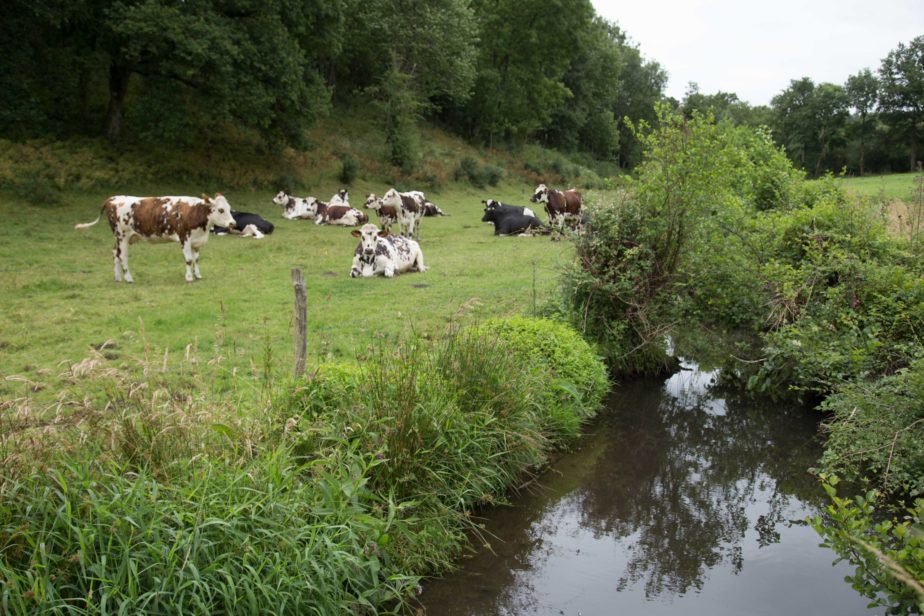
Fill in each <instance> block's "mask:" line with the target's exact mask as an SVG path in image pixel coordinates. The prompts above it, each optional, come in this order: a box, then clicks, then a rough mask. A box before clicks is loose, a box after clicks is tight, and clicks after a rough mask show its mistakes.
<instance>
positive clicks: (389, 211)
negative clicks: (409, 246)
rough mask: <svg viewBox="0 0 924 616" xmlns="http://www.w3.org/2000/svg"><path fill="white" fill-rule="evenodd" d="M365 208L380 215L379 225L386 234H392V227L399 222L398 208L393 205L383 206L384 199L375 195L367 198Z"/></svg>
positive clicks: (372, 194) (371, 194)
mask: <svg viewBox="0 0 924 616" xmlns="http://www.w3.org/2000/svg"><path fill="white" fill-rule="evenodd" d="M363 207H364V208H366V209H369V210H375V211H376V213H377V214H378V215H379V224H380V225H382V230H383V231H385V232H386V233H391V226H392V225H393V224H395V223H396V222H398V208H396V207H394V206H391V205H383V204H382V199H381V198H379V197H376V196H375V193H369V194H368V195H367V196H366V202H365V203H364V204H363Z"/></svg>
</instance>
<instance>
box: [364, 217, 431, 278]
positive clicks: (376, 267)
mask: <svg viewBox="0 0 924 616" xmlns="http://www.w3.org/2000/svg"><path fill="white" fill-rule="evenodd" d="M351 235H353V236H354V237H358V238H359V245H357V246H356V251H355V252H354V253H353V267H352V268H351V269H350V277H351V278H371V277H372V276H385V277H386V278H392V277H393V276H394V275H395V274H402V273H404V272H412V271H418V272H425V271H427V268H426V267H424V262H423V252H421V250H420V244H418V243H417V242H415V241H414V240H412V239H410V238H407V237H403V236H400V235H390V234H388V233H386V232H385V231H379V228H378V227H377V226H375V225H372V224H368V225H363V226H362V227H360V228H359V229H353V231H352V232H351Z"/></svg>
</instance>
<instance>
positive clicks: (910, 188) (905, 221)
mask: <svg viewBox="0 0 924 616" xmlns="http://www.w3.org/2000/svg"><path fill="white" fill-rule="evenodd" d="M921 178H922V174H920V173H893V174H890V175H871V176H867V177H860V178H838V179H837V180H836V182H837V184H838V185H839V186H841V187H842V188H843V189H844V190H846V191H847V193H848V194H851V195H855V196H858V197H864V198H868V199H871V200H873V202H876V203H879V205H880V207H881V208H882V212H883V213H884V214H885V215H886V216H887V217H888V220H889V228H890V229H891V230H892V232H893V233H895V234H896V235H899V236H902V237H904V238H906V239H911V238H913V237H918V236H919V235H920V234H921V233H922V231H924V188H922V180H921Z"/></svg>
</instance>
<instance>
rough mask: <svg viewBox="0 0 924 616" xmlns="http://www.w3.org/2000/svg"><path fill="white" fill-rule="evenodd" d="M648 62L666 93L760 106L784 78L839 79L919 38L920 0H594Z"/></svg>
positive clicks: (923, 7) (923, 14)
mask: <svg viewBox="0 0 924 616" xmlns="http://www.w3.org/2000/svg"><path fill="white" fill-rule="evenodd" d="M592 3H593V5H594V8H595V9H596V11H597V14H598V15H600V16H601V17H605V18H606V19H608V20H609V21H612V22H615V23H617V24H619V26H620V27H621V28H622V30H623V31H624V32H625V33H626V34H628V36H629V37H630V38H631V40H632V42H633V43H635V44H637V45H638V48H639V51H641V53H642V55H643V56H644V57H645V58H646V59H648V60H654V61H656V62H658V63H659V64H660V65H661V67H662V68H663V69H665V70H666V71H667V72H668V75H669V81H668V84H667V89H666V94H667V95H668V96H673V97H674V98H676V99H677V100H681V99H682V98H683V95H684V93H685V92H686V90H687V84H688V83H689V82H691V81H695V82H696V83H698V84H699V90H700V92H702V93H704V94H714V93H715V92H718V91H719V90H721V91H723V92H733V93H735V94H737V95H738V98H740V99H742V100H744V101H747V102H748V103H750V104H752V105H768V104H770V99H771V98H773V97H774V96H776V95H777V94H779V93H780V92H782V91H783V90H784V89H786V88H787V87H788V86H789V82H790V80H792V79H801V78H802V77H810V78H811V79H812V80H813V81H814V82H815V83H816V84H818V83H822V82H831V83H836V84H843V83H844V82H845V81H847V77H849V76H850V75H853V74H856V73H857V72H859V71H860V70H862V69H864V68H869V69H871V70H872V71H873V72H874V73H875V72H876V70H877V69H878V68H879V65H880V63H881V60H882V58H884V57H885V56H886V55H887V54H888V53H889V52H890V51H892V50H893V49H895V47H896V46H897V45H898V43H905V44H907V43H909V42H910V41H911V40H912V39H913V38H915V37H917V36H921V35H924V0H879V1H878V2H875V1H873V2H871V1H870V0H863V1H861V0H774V1H769V2H768V1H767V0H761V1H758V2H755V1H753V0H737V1H736V0H592Z"/></svg>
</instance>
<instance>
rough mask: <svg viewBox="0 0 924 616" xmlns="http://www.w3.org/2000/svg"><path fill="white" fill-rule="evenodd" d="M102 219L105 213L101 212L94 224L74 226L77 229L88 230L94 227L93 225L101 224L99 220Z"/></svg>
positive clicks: (85, 223) (86, 223) (87, 223)
mask: <svg viewBox="0 0 924 616" xmlns="http://www.w3.org/2000/svg"><path fill="white" fill-rule="evenodd" d="M102 217H103V213H102V212H100V213H99V216H97V217H96V220H94V221H93V222H84V223H80V224H76V225H74V228H75V229H86V228H87V227H92V226H93V225H95V224H96V223H98V222H99V219H100V218H102Z"/></svg>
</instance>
